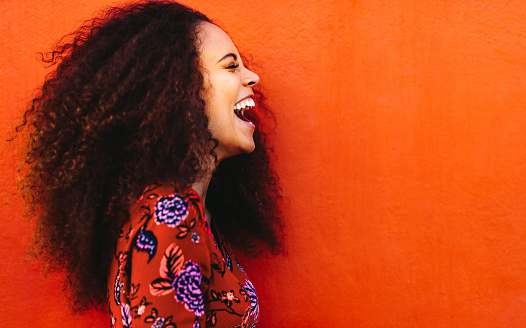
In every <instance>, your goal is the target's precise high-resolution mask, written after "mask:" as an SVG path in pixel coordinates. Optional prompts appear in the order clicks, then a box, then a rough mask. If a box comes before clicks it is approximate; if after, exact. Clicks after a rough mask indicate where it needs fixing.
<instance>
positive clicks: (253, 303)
mask: <svg viewBox="0 0 526 328" xmlns="http://www.w3.org/2000/svg"><path fill="white" fill-rule="evenodd" d="M245 284H246V285H245V286H243V289H245V291H246V292H247V294H248V296H249V297H250V315H253V316H254V320H255V321H256V322H257V321H258V317H259V304H258V296H257V294H256V289H255V288H254V285H252V283H251V282H250V281H249V280H248V279H245Z"/></svg>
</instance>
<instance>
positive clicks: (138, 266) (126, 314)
mask: <svg viewBox="0 0 526 328" xmlns="http://www.w3.org/2000/svg"><path fill="white" fill-rule="evenodd" d="M108 298H109V315H110V322H111V325H110V326H111V327H123V328H127V327H128V328H129V327H134V328H138V327H156V328H157V327H159V328H160V327H172V328H176V327H177V328H186V327H191V328H198V327H240V328H244V327H248V328H252V327H255V326H256V323H257V321H258V316H259V306H258V299H257V295H256V291H255V290H254V286H253V285H252V283H250V281H249V280H248V279H247V277H246V274H245V271H243V268H242V267H241V266H240V265H239V263H238V262H237V259H236V258H235V256H234V254H233V252H232V249H231V248H230V246H229V245H228V244H227V243H226V241H224V240H217V241H216V240H215V239H214V236H213V235H212V232H211V230H210V226H209V225H208V222H207V220H206V218H205V216H204V209H203V202H202V201H201V199H200V198H199V195H198V194H197V193H196V192H195V191H194V190H192V189H191V188H188V187H184V186H182V185H179V184H176V183H166V184H163V183H155V184H153V185H152V186H149V187H148V188H147V189H146V190H145V191H144V192H143V193H142V194H141V195H140V197H139V199H138V201H137V204H135V205H134V206H132V208H131V209H130V220H129V222H128V223H126V224H125V225H124V226H123V228H122V230H121V233H120V234H119V240H118V243H117V250H116V254H115V258H114V260H113V262H112V264H111V267H110V275H109V281H108Z"/></svg>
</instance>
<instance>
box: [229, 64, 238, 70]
mask: <svg viewBox="0 0 526 328" xmlns="http://www.w3.org/2000/svg"><path fill="white" fill-rule="evenodd" d="M238 67H239V64H237V65H235V64H232V65H230V66H228V67H227V69H233V70H236V69H237V68H238Z"/></svg>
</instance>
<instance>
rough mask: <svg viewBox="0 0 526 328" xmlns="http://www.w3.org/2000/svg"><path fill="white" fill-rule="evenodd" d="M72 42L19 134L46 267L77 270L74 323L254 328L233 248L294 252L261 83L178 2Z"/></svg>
mask: <svg viewBox="0 0 526 328" xmlns="http://www.w3.org/2000/svg"><path fill="white" fill-rule="evenodd" d="M64 40H66V41H62V44H60V45H59V46H57V47H56V48H55V50H54V51H53V52H51V53H49V54H48V56H47V57H46V58H45V59H43V60H44V61H45V62H48V63H51V64H52V65H54V64H56V68H55V70H54V71H53V73H52V75H51V76H48V78H47V79H46V82H45V83H44V85H43V87H42V90H41V93H40V95H39V96H38V97H37V98H35V99H34V100H33V102H32V106H31V108H30V109H29V110H28V111H26V113H25V115H24V124H23V125H22V126H26V127H28V129H29V131H30V135H29V142H28V151H27V156H26V159H25V164H26V165H27V172H26V174H25V176H24V179H23V183H22V188H23V190H24V191H25V192H26V193H25V194H26V196H27V200H28V204H29V205H30V208H31V209H32V211H31V213H33V214H32V216H34V217H36V223H37V225H36V227H37V228H36V233H35V242H34V244H33V246H34V247H33V253H34V254H35V255H36V256H40V257H41V258H42V259H43V260H44V261H45V263H46V264H47V267H48V269H52V270H60V269H65V272H66V274H67V290H68V291H69V296H70V299H71V302H72V306H73V307H74V309H76V310H77V311H83V310H86V309H89V308H91V307H94V306H97V305H100V304H108V303H109V312H110V321H111V326H112V327H131V326H132V325H133V327H176V326H177V327H179V328H181V327H205V326H216V327H232V326H236V327H251V326H254V325H255V324H256V322H257V320H258V315H259V307H258V303H257V295H256V293H255V290H254V287H253V285H252V284H251V283H250V281H249V280H248V278H247V276H246V274H245V271H244V270H243V268H242V266H241V265H240V264H239V262H238V261H237V259H236V257H235V256H234V253H233V248H232V247H230V245H232V246H233V247H234V248H236V249H239V250H242V251H244V252H246V253H247V254H249V255H257V254H259V253H260V251H261V250H262V248H266V249H268V250H270V251H271V252H272V253H274V254H277V253H279V252H280V251H281V250H282V242H281V236H282V233H281V222H280V219H279V214H280V213H279V206H278V203H279V200H280V199H281V196H280V188H279V186H278V184H277V176H276V175H275V173H274V172H273V171H272V170H271V168H270V166H269V151H268V149H266V148H265V145H264V141H265V139H264V134H263V133H261V132H260V131H259V130H258V129H256V126H257V125H258V119H257V116H256V112H259V113H269V112H268V111H265V107H264V106H263V105H262V103H261V96H260V94H259V93H255V91H254V90H253V89H252V88H253V87H254V86H256V85H257V83H258V82H259V77H258V76H257V75H256V74H255V73H253V72H252V71H250V70H249V69H248V68H247V67H246V63H244V62H243V60H242V57H241V56H240V54H239V53H238V50H237V49H236V47H235V45H234V44H233V43H232V41H231V40H230V38H229V37H228V36H227V34H225V32H224V31H222V30H221V29H220V28H219V27H217V26H216V25H214V24H213V23H212V22H211V21H210V20H209V19H208V18H207V17H206V16H204V15H203V14H201V13H199V12H196V11H193V10H192V9H189V8H187V7H185V6H183V5H180V4H177V3H173V2H165V1H156V2H148V3H143V4H135V5H129V6H126V7H121V8H112V9H110V10H108V11H107V12H106V13H105V14H104V15H103V16H102V17H100V18H96V19H94V20H92V21H89V22H87V23H86V24H84V25H83V26H82V27H81V28H79V29H78V30H77V31H75V32H74V33H73V34H71V35H70V36H69V38H66V39H64ZM256 104H257V106H256V108H257V110H256V109H254V108H253V107H254V106H255V105H256ZM205 205H206V206H205ZM106 302H108V303H106ZM106 306H108V305H106Z"/></svg>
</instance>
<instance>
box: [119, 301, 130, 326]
mask: <svg viewBox="0 0 526 328" xmlns="http://www.w3.org/2000/svg"><path fill="white" fill-rule="evenodd" d="M121 315H122V327H123V328H131V325H132V314H131V310H130V306H129V305H128V304H126V303H123V304H122V305H121Z"/></svg>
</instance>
